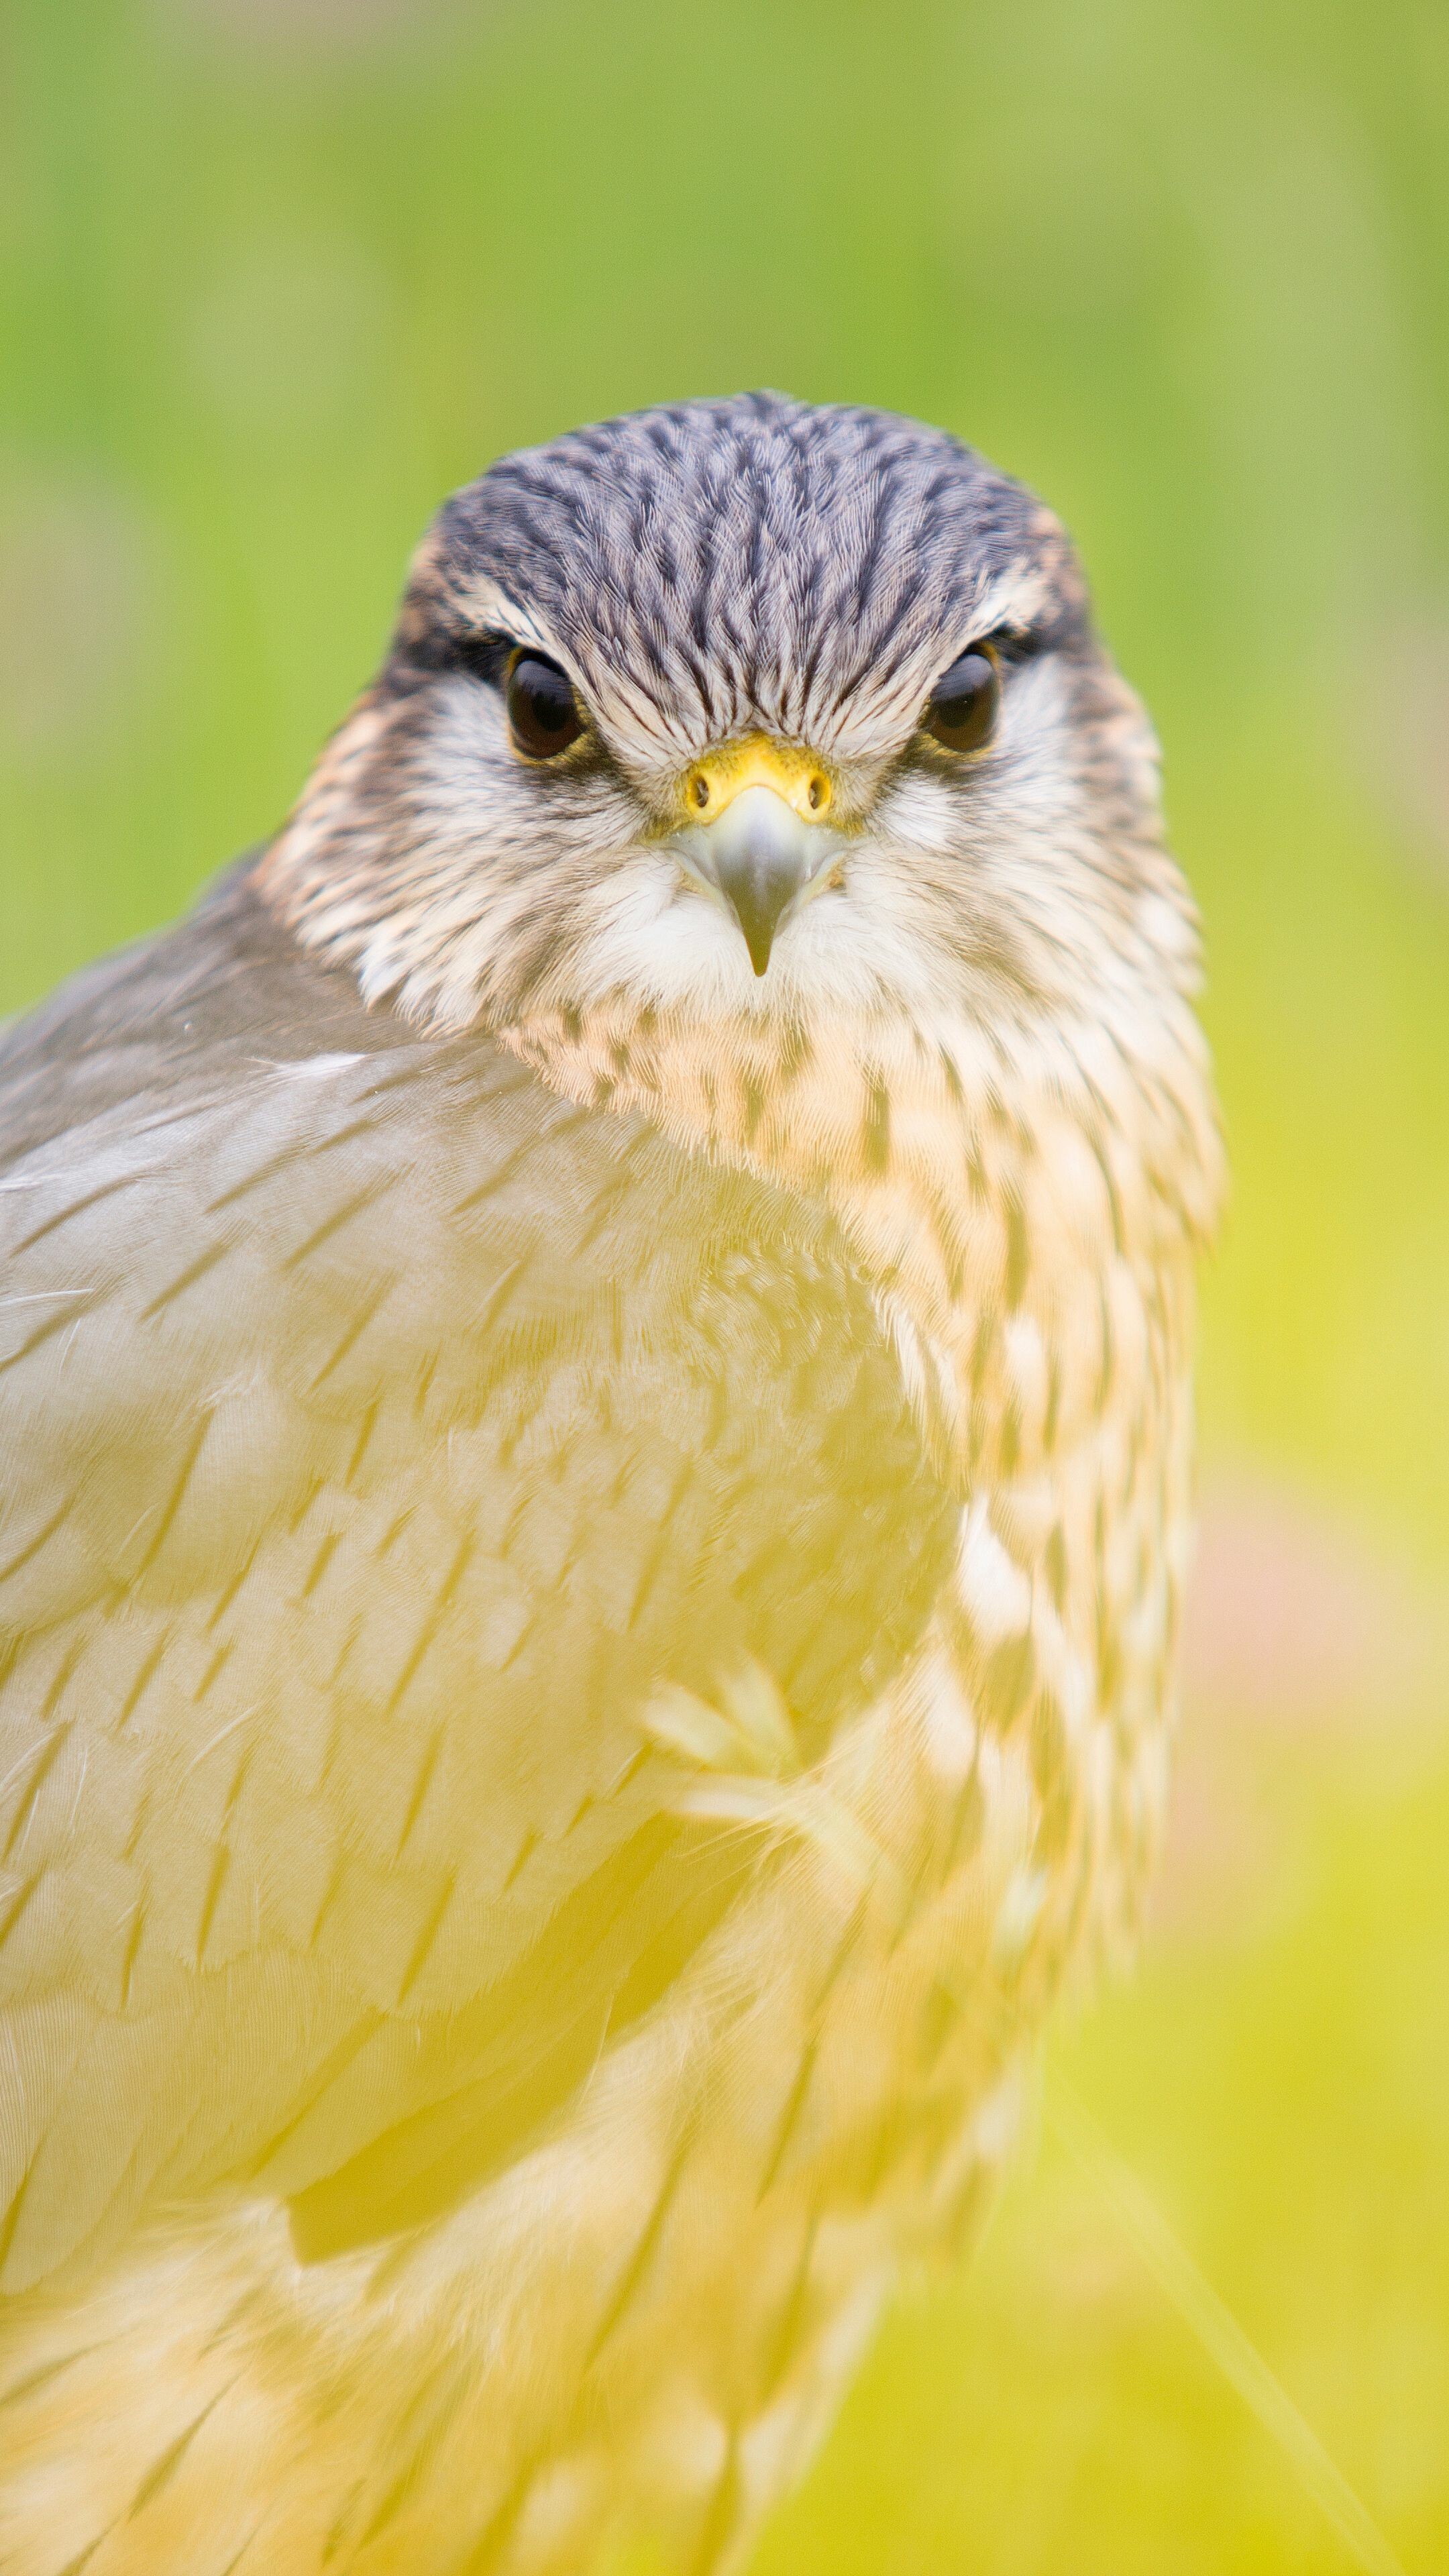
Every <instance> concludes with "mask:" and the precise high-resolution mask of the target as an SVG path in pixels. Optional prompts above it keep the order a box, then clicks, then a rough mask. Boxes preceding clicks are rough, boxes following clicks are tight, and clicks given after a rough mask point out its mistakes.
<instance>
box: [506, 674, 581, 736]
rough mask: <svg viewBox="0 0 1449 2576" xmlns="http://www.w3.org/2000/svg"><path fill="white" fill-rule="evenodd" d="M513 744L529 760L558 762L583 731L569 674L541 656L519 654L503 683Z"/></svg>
mask: <svg viewBox="0 0 1449 2576" xmlns="http://www.w3.org/2000/svg"><path fill="white" fill-rule="evenodd" d="M503 702H504V705H505V706H506V707H507V709H508V722H509V725H510V726H511V728H512V732H513V739H514V743H515V744H516V746H517V748H518V749H519V750H520V751H521V752H522V753H523V754H524V756H525V758H526V759H528V760H555V759H557V757H558V754H559V753H560V752H561V751H567V749H568V747H569V744H570V743H571V742H577V741H578V738H579V736H580V734H581V733H582V732H583V729H584V720H583V717H582V716H581V715H580V713H579V703H578V700H577V698H576V697H575V696H574V693H573V688H572V686H571V684H570V681H569V677H568V673H567V672H566V671H561V670H560V669H559V666H558V664H557V662H550V661H548V660H546V658H545V656H544V655H543V654H542V653H520V654H519V655H518V656H517V658H516V660H515V661H514V662H513V663H512V664H511V666H510V668H509V673H508V677H507V680H506V681H505V683H504V689H503Z"/></svg>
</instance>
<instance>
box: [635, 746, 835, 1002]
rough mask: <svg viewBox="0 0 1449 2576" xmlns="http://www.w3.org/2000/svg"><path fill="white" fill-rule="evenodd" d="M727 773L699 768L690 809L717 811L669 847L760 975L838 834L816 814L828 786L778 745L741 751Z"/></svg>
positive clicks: (822, 873) (821, 875)
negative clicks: (731, 920)
mask: <svg viewBox="0 0 1449 2576" xmlns="http://www.w3.org/2000/svg"><path fill="white" fill-rule="evenodd" d="M741 751H742V752H743V754H744V757H740V756H738V755H736V757H734V758H733V759H732V760H731V761H730V762H729V765H728V767H726V766H725V763H724V761H723V760H710V761H701V762H699V763H698V764H697V765H696V768H695V769H694V770H693V771H692V772H691V774H690V786H691V787H692V788H693V790H694V793H693V796H692V799H691V801H692V802H693V803H694V805H695V807H696V809H698V808H699V807H700V806H701V805H702V804H704V803H705V802H706V797H705V796H701V794H700V792H699V788H700V783H701V782H702V784H703V787H704V788H705V790H706V791H707V801H709V802H713V803H716V804H717V805H718V806H719V807H720V809H721V810H720V811H719V812H718V813H717V814H716V816H715V817H714V819H712V820H709V821H704V820H701V821H700V822H698V823H694V824H691V825H689V826H687V827H686V828H685V829H684V830H683V831H680V832H676V833H675V834H674V835H673V836H672V839H671V843H670V846H671V848H672V849H673V850H674V851H675V853H676V855H677V856H678V858H679V859H680V861H681V863H682V865H683V867H684V869H685V872H686V874H687V875H689V876H691V877H692V878H693V879H694V880H695V882H696V884H700V885H702V886H704V887H705V888H706V889H707V890H708V891H710V892H712V893H714V894H716V895H718V896H722V897H723V899H724V901H725V903H726V904H727V905H728V907H729V909H730V911H731V912H732V913H733V915H734V917H735V920H736V921H737V922H738V923H739V926H740V930H741V932H742V933H743V936H744V942H745V946H746V948H747V949H748V950H749V952H750V964H751V965H752V966H753V968H754V970H755V973H756V974H757V975H763V974H764V972H765V969H766V967H767V966H768V965H769V962H770V952H771V950H772V948H773V947H774V944H775V936H776V933H777V931H778V930H779V927H780V924H781V922H782V921H783V919H784V917H785V915H786V913H787V912H788V911H789V909H790V907H791V905H792V904H795V903H797V902H798V900H799V899H800V898H801V897H803V896H806V895H807V894H808V893H809V892H810V891H811V890H812V889H813V890H818V889H819V887H820V886H821V885H822V884H823V883H824V882H825V880H826V878H827V877H828V875H829V873H830V870H831V867H832V865H833V863H834V861H835V860H837V859H838V858H839V857H840V855H841V853H842V851H843V850H844V848H845V842H844V840H843V838H842V837H841V835H840V834H839V833H838V832H835V831H832V830H831V829H830V828H829V827H828V826H827V825H826V824H825V823H824V822H823V820H821V819H818V816H817V808H818V815H823V813H824V811H825V808H826V805H827V804H828V802H829V788H828V783H827V782H826V781H825V780H824V779H823V778H822V776H821V774H820V773H819V772H818V771H817V770H814V769H811V770H810V774H809V777H808V780H803V781H802V779H801V778H799V777H797V776H796V774H795V773H796V772H797V771H803V770H804V769H805V768H807V767H808V766H809V764H808V763H807V762H805V761H804V759H803V757H802V756H801V755H799V754H794V753H792V752H789V751H787V750H786V748H785V746H784V745H780V746H778V747H777V746H775V745H774V744H770V745H760V746H759V747H758V749H756V747H755V746H754V745H750V746H741Z"/></svg>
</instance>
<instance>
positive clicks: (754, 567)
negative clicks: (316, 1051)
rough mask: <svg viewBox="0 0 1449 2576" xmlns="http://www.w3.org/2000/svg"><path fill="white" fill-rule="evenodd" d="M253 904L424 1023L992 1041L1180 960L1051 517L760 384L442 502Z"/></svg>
mask: <svg viewBox="0 0 1449 2576" xmlns="http://www.w3.org/2000/svg"><path fill="white" fill-rule="evenodd" d="M265 882H266V884H267V886H268V889H269V891H270V893H271V895H272V898H273V900H274V901H276V902H278V903H279V904H280V905H281V907H282V908H283V909H284V910H285V911H286V913H287V914H288V916H289V917H290V919H291V920H292V922H293V923H294V926H295V927H296V929H297V931H298V933H299V935H300V936H301V937H302V939H303V940H304V941H305V942H306V943H307V944H309V945H310V946H313V947H315V948H317V949H320V950H322V951H323V952H324V953H326V954H328V955H330V956H332V957H334V958H338V959H345V960H347V961H348V962H350V963H351V964H352V966H353V967H354V969H355V971H356V972H357V974H358V976H359V979H360V982H361V985H362V989H363V991H364V992H365V993H366V994H367V995H368V997H369V998H372V999H376V998H380V997H383V996H387V997H389V998H391V999H392V1000H393V1001H394V1002H395V1003H396V1004H397V1005H398V1006H399V1007H401V1008H402V1009H403V1010H404V1011H405V1012H408V1013H410V1014H413V1015H415V1016H418V1017H421V1018H425V1019H428V1020H430V1021H432V1022H433V1023H434V1024H435V1025H443V1026H453V1027H456V1026H460V1025H466V1024H468V1023H469V1022H472V1021H476V1020H481V1021H484V1022H486V1023H488V1024H489V1025H492V1026H495V1027H502V1028H508V1027H510V1026H515V1027H516V1026H517V1025H519V1024H522V1023H526V1022H527V1020H528V1019H529V1017H530V1015H535V1014H540V1013H554V1014H558V1013H565V1014H574V1013H583V1012H587V1011H589V1010H590V1009H592V1008H595V1007H599V1006H608V1007H609V1008H611V1009H613V1010H614V1011H615V1012H616V1013H617V1012H618V1011H620V1010H628V1009H635V1010H638V1011H640V1012H645V1011H647V1012H648V1013H649V1014H651V1015H661V1014H662V1015H669V1016H674V1017H682V1018H685V1019H689V1020H693V1021H699V1020H703V1021H705V1022H708V1023H711V1024H718V1023H720V1022H721V1021H725V1022H728V1021H734V1022H737V1023H738V1022H741V1021H743V1022H746V1023H750V1024H753V1025H756V1026H758V1025H760V1024H761V1023H770V1022H775V1023H777V1024H779V1025H781V1026H783V1027H797V1028H804V1029H806V1030H807V1031H808V1029H809V1027H810V1026H811V1024H812V1023H813V1022H815V1021H816V1020H817V1019H818V1018H819V1016H820V1015H821V1014H823V1013H829V1012H836V1013H839V1012H842V1011H843V1012H848V1013H851V1014H853V1015H862V1016H864V1017H866V1018H868V1019H871V1020H875V1021H879V1020H881V1019H897V1020H898V1019H900V1018H901V1017H902V1016H904V1017H906V1018H907V1019H912V1020H914V1021H916V1022H917V1023H918V1024H919V1023H920V1022H922V1021H923V1020H929V1019H931V1018H932V1017H935V1016H938V1015H939V1014H940V1013H942V1012H948V1013H950V1014H952V1015H954V1016H956V1017H957V1018H960V1017H962V1016H965V1017H970V1018H974V1019H976V1020H977V1021H981V1020H983V1019H985V1020H992V1019H994V1020H996V1021H1000V1019H1001V1018H1002V1016H1003V1015H1005V1016H1007V1017H1011V1016H1013V1015H1015V1016H1016V1017H1018V1018H1019V1017H1020V1015H1021V1014H1023V1013H1034V1012H1041V1011H1043V1010H1046V1011H1048V1012H1050V1011H1052V1010H1055V1009H1059V1008H1060V1007H1062V1006H1063V1005H1064V1004H1067V1005H1070V1006H1071V1007H1072V1008H1073V1009H1081V1008H1083V1007H1085V1008H1087V1009H1089V1010H1090V1009H1091V1008H1092V1007H1093V1003H1094V998H1095V999H1096V1000H1097V1001H1099V1002H1100V1004H1101V1006H1102V1007H1103V1008H1104V1009H1105V1008H1107V1007H1109V1006H1113V1007H1121V1008H1126V1009H1129V1010H1130V1009H1131V1008H1132V1007H1133V1006H1134V1000H1141V999H1143V998H1147V999H1150V998H1151V997H1152V995H1154V994H1157V995H1158V996H1160V997H1162V998H1166V996H1167V994H1168V993H1169V992H1172V993H1175V994H1180V993H1181V992H1182V991H1184V990H1185V989H1187V988H1188V987H1190V984H1191V981H1192V977H1193V972H1194V956H1195V949H1194V932H1193V921H1192V913H1191V907H1190V905H1189V903H1188V900H1187V897H1186V894H1185V892H1184V890H1183V888H1182V885H1181V881H1180V879H1179V878H1178V876H1177V873H1176V871H1175V869H1174V868H1173V866H1172V863H1171V861H1170V860H1169V859H1168V857H1167V856H1166V853H1165V851H1164V849H1163V847H1162V842H1161V837H1160V827H1159V820H1158V806H1157V787H1156V757H1155V747H1154V744H1153V741H1152V736H1151V733H1150V730H1149V728H1148V726H1147V723H1146V720H1145V718H1144V716H1143V714H1142V711H1141V709H1140V707H1139V705H1138V703H1137V701H1136V699H1135V698H1134V697H1133V696H1132V694H1131V692H1130V691H1129V690H1128V689H1127V688H1126V687H1125V686H1124V684H1123V682H1122V681H1121V680H1120V679H1119V677H1118V676H1117V674H1116V672H1115V670H1114V668H1113V666H1112V664H1111V662H1110V660H1109V658H1108V657H1107V655H1106V653H1105V651H1104V650H1103V648H1102V646H1101V644H1100V643H1099V642H1098V640H1097V638H1096V636H1095V634H1094V632H1093V629H1092V626H1091V622H1090V616H1089V610H1088V603H1087V597H1086V591H1085V587H1084V584H1083V581H1082V577H1081V574H1080V572H1079V570H1078V567H1077V563H1076V559H1075V557H1074V555H1073V552H1072V550H1071V547H1070V545H1069V543H1068V541H1067V539H1066V537H1065V535H1064V533H1063V531H1062V529H1061V527H1060V526H1059V525H1058V523H1057V521H1056V520H1055V519H1054V518H1053V517H1052V516H1051V514H1050V513H1049V512H1048V511H1047V510H1046V509H1044V508H1043V507H1042V505H1041V504H1040V503H1039V502H1037V501H1036V500H1035V499H1033V498H1032V496H1031V495H1030V494H1029V493H1027V492H1026V491H1025V490H1023V488H1022V487H1021V486H1020V485H1019V484H1017V483H1015V482H1013V481H1011V480H1010V479H1008V478H1007V477H1006V476H1005V475H1002V474H1000V473H998V472H996V471H995V470H994V469H993V468H992V467H991V466H989V465H988V464H987V463H986V462H985V461H984V460H983V459H982V458H981V457H980V456H978V455H977V454H975V453H974V452H973V451H972V450H971V449H969V448H967V447H964V446H962V445H961V444H959V442H958V441H956V440H955V439H954V438H952V437H949V436H948V435H946V434H945V433H944V432H942V431H939V430H934V429H929V428H925V427H923V426H921V425H920V424H918V423H916V422H913V421H909V420H905V419H900V418H897V417H896V416H894V415H891V414H887V413H880V412H873V411H866V410H857V409H835V408H830V407H817V406H812V405H808V404H803V403H797V402H792V401H789V400H787V399H786V398H784V397H783V396H779V395H774V394H758V395H748V396H741V397H738V398H735V399H731V400H727V401H718V402H697V403H684V404H680V405H677V406H672V407H670V408H667V409H661V410H658V411H652V412H644V413H639V414H635V415H633V416H630V417H628V418H625V419H621V420H615V421H610V422H605V423H604V424H602V425H601V426H598V427H595V428H590V429H584V430H580V431H577V432H575V433H573V434H572V435H570V436H567V437H564V438H560V439H557V440H555V441H554V442H553V443H552V444H551V445H549V446H546V447H542V448H537V449H531V450H528V451H526V452H523V453H520V454H517V455H513V456H508V457H505V458H503V459H502V460H501V462H499V463H498V464H496V465H494V466H493V467H492V468H491V470H490V471H489V472H488V473H486V474H484V475H483V476H482V477H481V478H480V479H479V480H478V481H477V482H475V483H471V484H469V485H467V486H466V487H465V488H464V489H463V490H462V491H460V492H458V493H456V494H454V496H453V497H452V498H451V499H450V500H449V501H448V502H446V503H445V504H444V506H443V508H442V510H441V511H440V512H439V514H438V517H437V519H436V520H435V522H434V524H433V527H432V529H431V530H430V531H429V534H428V536H427V537H426V539H425V541H424V543H423V545H422V547H421V549H420V551H419V554H418V556H417V559H416V561H415V564H414V566H413V571H412V576H411V580H410V582H409V585H408V589H407V592H406V594H405V597H404V600H403V604H402V609H401V613H400V617H399V620H398V625H397V629H396V632H395V635H394V637H393V641H392V645H391V649H390V651H389V654H388V657H387V660H386V662H385V663H384V666H383V669H382V671H381V673H380V675H379V677H378V679H377V681H376V682H375V684H374V686H373V687H372V689H370V690H369V692H368V693H367V695H366V696H365V697H364V699H363V700H362V701H361V703H360V705H359V706H358V708H357V709H356V710H355V711H354V713H353V716H352V717H351V719H350V720H349V722H348V723H347V724H346V725H345V726H344V727H343V729H342V731H341V733H340V734H339V735H338V736H337V737H335V739H334V741H333V743H332V744H331V745H330V746H329V748H328V751H327V752H326V753H325V754H324V756H323V759H322V761H321V762H320V763H319V765H318V768H317V770H316V771H315V772H314V775H313V777H312V779H311V781H310V782H309V784H308V787H307V789H306V791H305V792H304V794H303V796H302V798H301V801H300V803H299V805H298V807H297V808H296V810H295V812H294V814H293V816H292V817H291V820H290V821H289V823H288V825H287V826H286V828H285V830H284V831H283V833H282V835H281V837H280V839H279V840H278V842H277V843H276V844H275V845H274V848H273V850H272V853H271V855H270V859H269V861H268V863H267V868H266V872H265Z"/></svg>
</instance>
